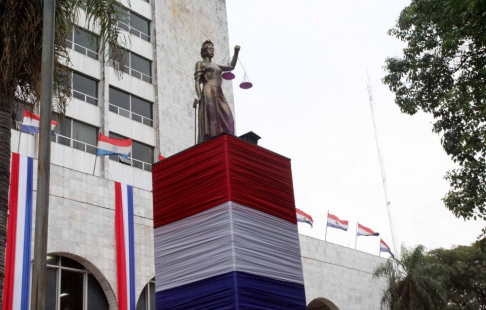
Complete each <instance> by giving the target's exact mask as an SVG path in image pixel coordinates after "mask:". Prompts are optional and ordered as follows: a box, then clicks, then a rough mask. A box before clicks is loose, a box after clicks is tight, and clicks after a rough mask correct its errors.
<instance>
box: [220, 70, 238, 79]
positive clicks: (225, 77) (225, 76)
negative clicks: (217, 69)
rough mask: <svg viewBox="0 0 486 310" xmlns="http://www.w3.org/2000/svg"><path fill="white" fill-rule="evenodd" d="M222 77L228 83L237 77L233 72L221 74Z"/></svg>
mask: <svg viewBox="0 0 486 310" xmlns="http://www.w3.org/2000/svg"><path fill="white" fill-rule="evenodd" d="M221 77H222V78H223V79H225V80H228V81H229V80H232V79H234V78H235V75H234V74H233V73H231V72H225V73H223V74H221Z"/></svg>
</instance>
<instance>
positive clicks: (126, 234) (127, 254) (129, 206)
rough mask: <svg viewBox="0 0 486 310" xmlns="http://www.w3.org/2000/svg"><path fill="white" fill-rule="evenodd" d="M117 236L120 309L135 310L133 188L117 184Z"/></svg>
mask: <svg viewBox="0 0 486 310" xmlns="http://www.w3.org/2000/svg"><path fill="white" fill-rule="evenodd" d="M115 236H116V265H117V277H118V281H117V286H118V309H120V310H135V303H136V300H135V249H134V245H135V242H134V224H133V187H132V186H130V185H126V184H122V183H119V182H115Z"/></svg>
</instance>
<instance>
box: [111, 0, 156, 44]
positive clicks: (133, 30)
mask: <svg viewBox="0 0 486 310" xmlns="http://www.w3.org/2000/svg"><path fill="white" fill-rule="evenodd" d="M147 2H148V1H147ZM118 28H120V29H123V30H125V31H128V32H130V33H131V34H133V35H134V36H137V37H139V38H140V39H142V40H144V41H147V42H150V36H149V35H148V34H145V33H143V32H141V31H140V30H138V29H136V28H133V27H131V26H130V25H129V24H126V23H124V22H121V21H118Z"/></svg>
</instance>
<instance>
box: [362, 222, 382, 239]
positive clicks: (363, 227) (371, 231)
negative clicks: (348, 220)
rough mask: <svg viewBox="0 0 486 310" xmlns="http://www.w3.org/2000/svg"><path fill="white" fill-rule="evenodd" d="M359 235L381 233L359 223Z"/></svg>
mask: <svg viewBox="0 0 486 310" xmlns="http://www.w3.org/2000/svg"><path fill="white" fill-rule="evenodd" d="M357 234H358V236H379V235H380V233H377V232H374V231H373V230H371V229H369V228H368V227H365V226H363V225H361V224H360V223H358V232H357Z"/></svg>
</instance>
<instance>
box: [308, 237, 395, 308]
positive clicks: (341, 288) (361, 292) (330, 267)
mask: <svg viewBox="0 0 486 310" xmlns="http://www.w3.org/2000/svg"><path fill="white" fill-rule="evenodd" d="M300 251H301V255H302V265H303V269H304V283H305V294H306V300H307V304H309V303H310V302H311V301H313V300H315V299H319V298H322V299H324V300H327V301H330V302H332V303H333V304H334V305H335V308H334V309H339V310H378V309H381V308H380V300H381V296H382V292H383V288H384V286H385V284H386V281H385V279H384V278H378V279H373V270H374V268H376V266H378V265H379V264H381V263H383V262H385V261H386V259H384V258H381V257H378V256H376V255H371V254H368V253H364V252H361V251H356V250H354V249H350V248H347V247H343V246H340V245H337V244H333V243H329V242H325V241H323V240H319V239H315V238H311V237H308V236H303V235H300ZM330 308H331V309H332V307H330ZM334 309H332V310H334Z"/></svg>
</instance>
